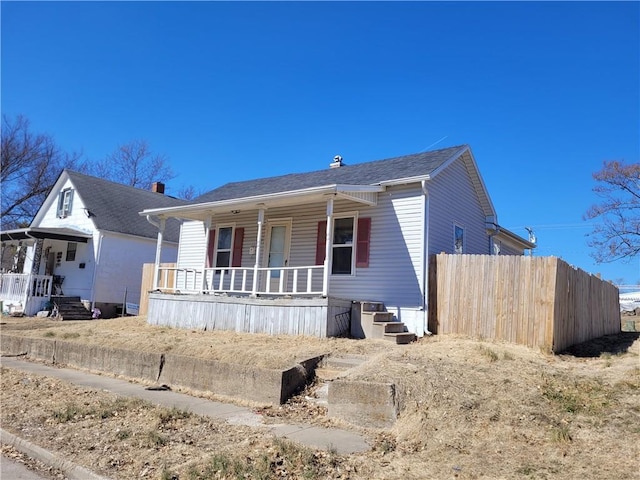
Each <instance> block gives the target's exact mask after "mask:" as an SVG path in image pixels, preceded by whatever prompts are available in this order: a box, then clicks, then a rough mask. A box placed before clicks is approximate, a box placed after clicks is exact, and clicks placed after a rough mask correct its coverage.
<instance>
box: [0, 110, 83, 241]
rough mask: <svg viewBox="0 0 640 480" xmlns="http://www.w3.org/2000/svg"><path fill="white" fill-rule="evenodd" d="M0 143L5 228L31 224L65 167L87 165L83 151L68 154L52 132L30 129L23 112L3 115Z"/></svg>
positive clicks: (0, 208) (3, 227)
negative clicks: (9, 115) (39, 131)
mask: <svg viewBox="0 0 640 480" xmlns="http://www.w3.org/2000/svg"><path fill="white" fill-rule="evenodd" d="M0 143H1V146H0V151H1V159H0V184H1V186H2V195H1V202H0V205H1V206H0V216H1V218H2V229H10V228H16V227H19V226H23V225H24V226H26V225H28V224H29V223H30V222H31V220H32V218H33V217H34V216H35V214H36V213H37V211H38V208H40V205H42V203H43V202H44V199H45V198H46V196H47V194H48V193H49V190H50V189H51V187H53V184H54V183H55V181H56V180H57V178H58V175H59V174H60V172H61V171H62V170H63V169H64V168H73V169H76V170H82V169H84V165H83V164H81V163H80V161H79V160H80V157H81V155H80V154H76V153H74V154H67V153H66V152H63V151H62V150H61V149H60V147H58V146H57V145H56V143H55V141H54V139H53V137H52V136H50V135H48V134H42V133H39V134H36V133H33V132H31V130H30V125H29V120H28V119H27V118H26V117H24V116H22V115H18V116H17V117H16V118H13V119H12V118H9V117H8V116H6V115H3V116H2V138H1V142H0Z"/></svg>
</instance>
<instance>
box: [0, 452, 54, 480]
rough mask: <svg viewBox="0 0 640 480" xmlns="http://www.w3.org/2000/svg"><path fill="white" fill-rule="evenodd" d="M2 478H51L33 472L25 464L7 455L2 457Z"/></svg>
mask: <svg viewBox="0 0 640 480" xmlns="http://www.w3.org/2000/svg"><path fill="white" fill-rule="evenodd" d="M0 479H2V480H49V479H48V478H47V477H43V476H42V475H39V474H37V473H36V472H32V471H31V470H29V469H28V468H27V467H25V466H24V464H22V463H20V462H16V461H14V460H12V459H10V458H7V457H5V456H2V457H0Z"/></svg>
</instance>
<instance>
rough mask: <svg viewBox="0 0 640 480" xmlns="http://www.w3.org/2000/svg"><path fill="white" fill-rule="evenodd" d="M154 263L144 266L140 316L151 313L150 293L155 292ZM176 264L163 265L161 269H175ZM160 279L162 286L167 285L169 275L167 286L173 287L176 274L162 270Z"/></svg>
mask: <svg viewBox="0 0 640 480" xmlns="http://www.w3.org/2000/svg"><path fill="white" fill-rule="evenodd" d="M154 265H155V264H154V263H145V264H144V265H143V266H142V285H141V286H140V309H139V310H138V315H146V314H147V312H148V311H149V291H151V290H153V267H154ZM175 266H176V264H175V263H161V264H160V267H161V268H174V267H175ZM159 274H160V278H159V279H158V281H159V284H160V285H165V278H164V276H165V275H168V278H167V279H166V285H173V280H174V278H173V277H174V275H175V272H174V271H173V270H160V272H159Z"/></svg>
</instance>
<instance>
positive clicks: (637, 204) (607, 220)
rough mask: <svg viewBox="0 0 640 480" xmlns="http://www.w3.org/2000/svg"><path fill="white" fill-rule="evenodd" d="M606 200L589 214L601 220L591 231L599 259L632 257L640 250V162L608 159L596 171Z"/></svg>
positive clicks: (599, 190) (598, 187)
mask: <svg viewBox="0 0 640 480" xmlns="http://www.w3.org/2000/svg"><path fill="white" fill-rule="evenodd" d="M593 178H594V179H595V180H596V181H597V182H598V184H597V185H596V186H595V187H594V188H593V191H594V192H595V193H596V194H597V195H598V196H599V197H601V198H602V201H601V202H600V203H598V204H595V205H593V206H592V207H591V208H590V209H589V210H588V211H587V213H586V214H585V218H587V219H589V220H598V221H599V223H597V224H596V226H595V227H594V229H593V232H591V233H590V234H589V237H590V238H589V242H588V243H589V246H591V247H593V248H594V249H595V252H594V253H593V254H592V256H593V257H594V258H595V259H596V261H598V262H611V261H614V260H619V259H631V258H633V257H635V256H637V255H638V254H639V253H640V163H632V164H630V165H627V164H625V163H624V162H619V161H610V162H604V163H603V166H602V170H600V171H598V172H596V173H594V174H593Z"/></svg>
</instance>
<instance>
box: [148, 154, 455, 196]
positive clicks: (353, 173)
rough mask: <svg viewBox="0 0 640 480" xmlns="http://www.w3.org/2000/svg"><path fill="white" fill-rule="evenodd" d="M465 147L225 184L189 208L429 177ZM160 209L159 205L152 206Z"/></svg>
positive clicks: (206, 194)
mask: <svg viewBox="0 0 640 480" xmlns="http://www.w3.org/2000/svg"><path fill="white" fill-rule="evenodd" d="M465 148H467V145H459V146H456V147H450V148H444V149H441V150H433V151H430V152H423V153H416V154H413V155H405V156H402V157H395V158H388V159H386V160H377V161H374V162H367V163H359V164H354V165H343V166H342V167H340V168H326V169H324V170H318V171H315V172H308V173H292V174H289V175H282V176H279V177H270V178H260V179H256V180H248V181H244V182H233V183H227V184H225V185H223V186H221V187H219V188H216V189H214V190H211V191H210V192H207V193H205V194H204V195H201V196H200V197H198V198H196V199H195V200H193V201H192V202H190V203H192V204H197V203H207V202H217V201H222V200H232V199H236V198H243V197H248V196H256V195H267V194H274V193H281V192H288V191H292V190H301V189H305V188H313V187H320V186H326V185H335V184H343V185H376V184H379V183H381V182H388V181H392V180H399V179H402V178H410V177H417V176H423V175H429V174H431V173H433V172H434V171H435V170H437V169H438V167H440V166H441V165H442V164H444V163H445V162H446V161H447V160H449V159H451V157H453V156H454V155H455V154H456V153H458V152H462V151H463V150H464V149H465ZM156 207H157V208H160V207H161V206H160V205H156Z"/></svg>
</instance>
